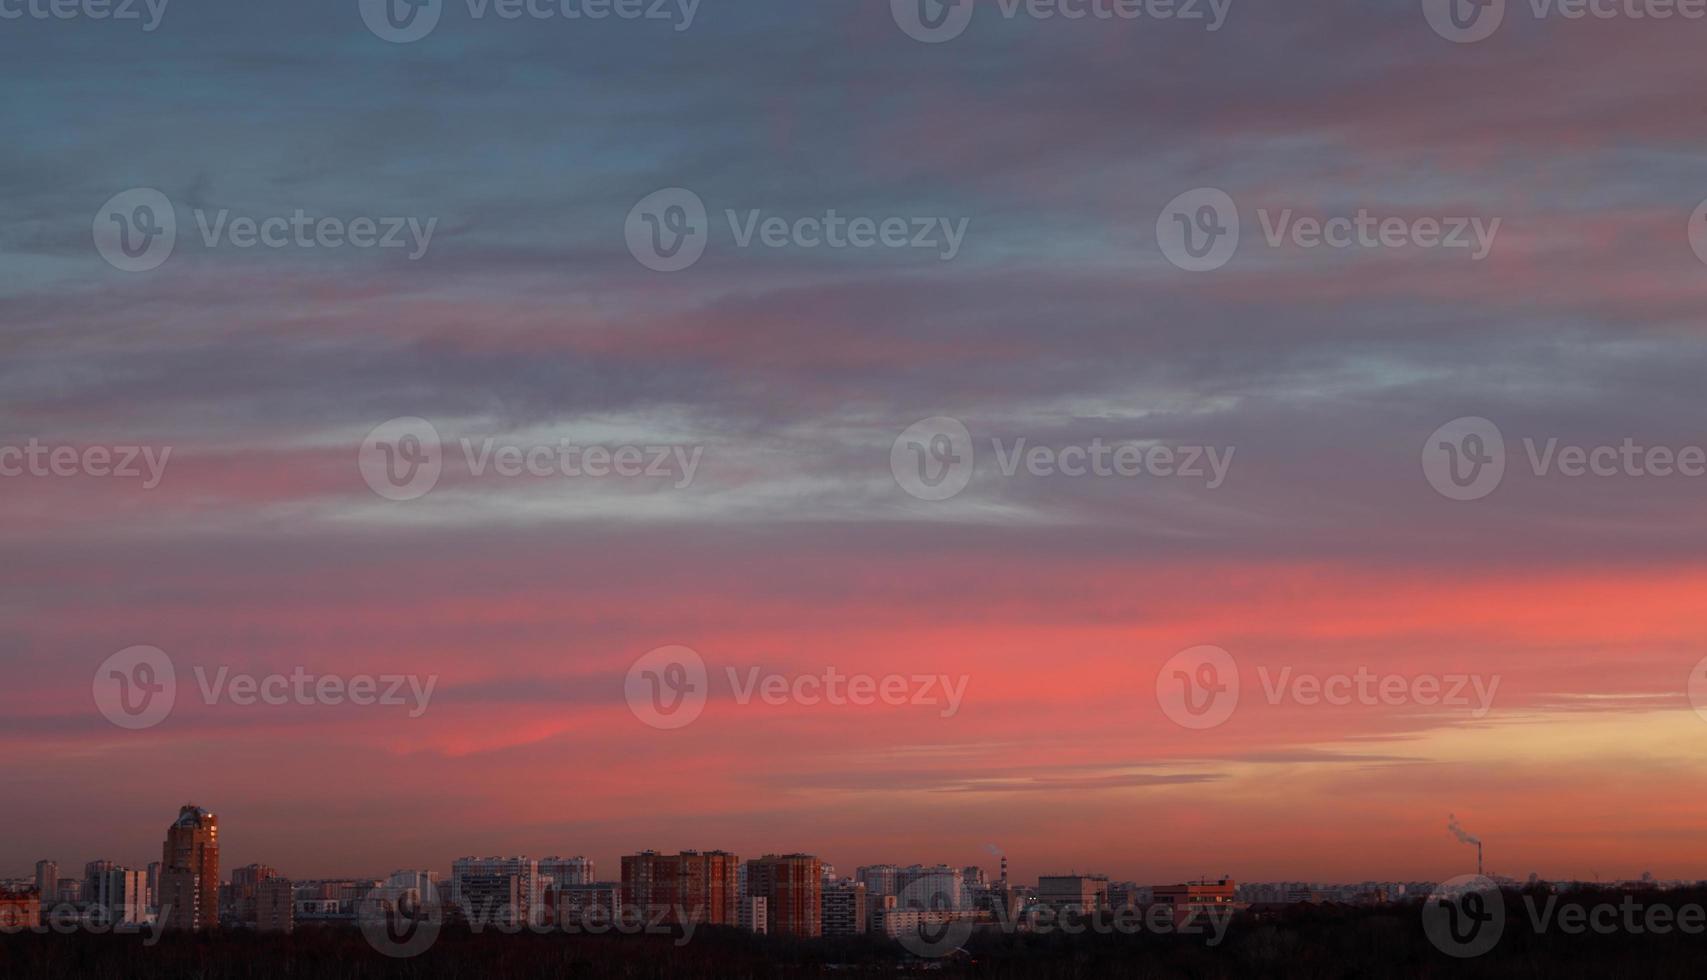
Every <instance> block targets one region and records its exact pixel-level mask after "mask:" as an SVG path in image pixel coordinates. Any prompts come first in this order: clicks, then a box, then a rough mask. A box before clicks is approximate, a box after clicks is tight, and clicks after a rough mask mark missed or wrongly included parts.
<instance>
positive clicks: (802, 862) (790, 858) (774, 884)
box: [747, 854, 824, 939]
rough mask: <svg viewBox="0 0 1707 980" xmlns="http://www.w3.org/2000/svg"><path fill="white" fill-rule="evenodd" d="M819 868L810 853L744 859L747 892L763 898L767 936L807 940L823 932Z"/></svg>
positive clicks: (821, 877)
mask: <svg viewBox="0 0 1707 980" xmlns="http://www.w3.org/2000/svg"><path fill="white" fill-rule="evenodd" d="M820 868H821V865H820V864H819V862H818V859H817V858H815V857H813V856H812V855H810V854H783V855H780V856H779V855H776V854H767V855H765V856H764V857H762V858H758V859H756V860H753V861H748V862H747V891H748V893H749V894H750V895H752V896H753V897H755V898H763V899H764V900H765V914H766V915H767V916H769V918H770V928H769V929H768V930H767V931H768V932H769V933H770V934H771V935H773V936H799V937H804V938H809V939H810V938H817V937H818V936H821V935H823V934H824V926H823V910H822V908H821V907H820V903H821V901H822V893H823V892H822V890H823V879H824V876H823V873H822V871H821V870H820Z"/></svg>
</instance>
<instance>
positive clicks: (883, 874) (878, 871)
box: [854, 864, 901, 898]
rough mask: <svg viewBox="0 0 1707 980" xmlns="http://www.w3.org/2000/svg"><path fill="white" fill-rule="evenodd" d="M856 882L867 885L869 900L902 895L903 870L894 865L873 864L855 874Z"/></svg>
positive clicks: (866, 890)
mask: <svg viewBox="0 0 1707 980" xmlns="http://www.w3.org/2000/svg"><path fill="white" fill-rule="evenodd" d="M854 880H855V881H859V882H863V883H864V884H865V894H866V896H867V897H868V898H875V897H877V896H880V895H899V894H901V869H900V868H897V867H896V866H895V865H893V864H871V865H866V866H864V867H861V868H859V869H858V870H856V871H855V872H854Z"/></svg>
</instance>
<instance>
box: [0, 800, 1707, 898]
mask: <svg viewBox="0 0 1707 980" xmlns="http://www.w3.org/2000/svg"><path fill="white" fill-rule="evenodd" d="M192 808H193V805H186V807H185V810H186V811H188V810H190V809H192ZM208 816H209V817H211V816H212V815H211V814H208ZM1442 826H1443V828H1444V830H1443V832H1444V833H1446V835H1447V837H1448V838H1449V839H1450V840H1451V841H1452V842H1453V844H1454V847H1455V849H1456V851H1457V852H1458V853H1459V855H1460V862H1459V864H1457V865H1454V866H1451V867H1446V868H1442V869H1441V870H1440V871H1438V872H1436V873H1435V874H1433V875H1392V874H1376V873H1369V874H1362V875H1349V876H1347V875H1339V876H1335V875H1323V874H1319V873H1312V874H1303V875H1279V876H1257V875H1252V874H1249V873H1239V870H1238V869H1236V868H1229V867H1215V868H1210V867H1208V865H1209V864H1214V863H1215V859H1214V858H1213V857H1211V858H1207V859H1205V860H1204V861H1199V862H1197V865H1196V866H1198V871H1197V872H1196V873H1193V874H1183V875H1172V876H1170V875H1167V874H1159V875H1158V874H1148V875H1146V874H1144V873H1126V872H1123V871H1121V870H1119V869H1120V868H1122V867H1126V865H1123V864H1122V863H1121V861H1120V860H1119V859H1118V858H1115V857H1109V856H1104V857H1103V858H1102V859H1099V860H1093V861H1091V862H1090V863H1088V864H1085V865H1077V866H1060V867H1055V866H1043V865H1036V866H1035V867H1033V862H1028V861H1026V860H1024V859H1023V858H1020V857H1016V856H1013V855H1008V854H1006V853H1005V852H1001V851H999V850H996V849H994V848H993V847H991V846H990V845H987V844H986V845H984V846H982V847H980V848H978V849H977V850H978V852H979V859H977V860H972V861H967V862H957V861H955V860H952V859H948V858H944V857H941V856H936V857H934V858H932V857H931V856H930V855H926V856H918V857H908V856H906V855H901V856H899V857H897V856H895V855H890V856H888V857H887V858H886V859H883V860H858V861H837V860H833V859H832V858H831V857H830V855H829V853H828V852H826V851H824V850H823V849H812V848H804V849H793V850H790V849H788V848H778V847H775V846H762V847H755V848H750V849H746V850H743V849H739V848H726V847H707V846H704V842H701V844H700V845H698V846H696V845H692V844H687V845H682V846H680V847H677V846H670V847H661V846H652V845H644V844H642V845H641V846H629V847H625V848H621V849H618V850H617V851H614V852H613V853H612V854H610V855H609V856H597V855H594V854H592V853H590V852H587V851H585V850H571V849H567V848H565V847H563V846H559V847H557V848H556V849H555V850H535V851H527V850H513V849H512V850H506V849H502V848H487V849H468V848H465V849H463V850H462V851H459V852H457V853H456V854H455V855H454V856H450V857H445V858H444V859H443V860H433V861H420V860H417V861H403V862H395V863H393V864H392V865H391V866H390V867H386V868H378V867H365V866H364V867H360V868H354V869H352V868H343V869H340V870H326V869H324V868H321V869H319V870H309V871H303V870H300V869H294V868H293V869H289V870H290V873H288V874H286V875H285V876H286V877H289V878H293V879H302V880H353V881H360V880H384V879H386V878H387V877H389V876H390V875H393V874H395V873H399V872H403V871H408V870H412V869H414V870H423V871H426V870H430V871H434V872H439V871H444V872H449V871H450V870H452V869H453V868H454V867H455V866H457V865H459V864H461V863H462V862H464V861H471V860H510V859H515V858H524V859H529V858H531V859H532V860H533V861H535V862H536V863H540V864H543V863H545V862H546V861H547V860H556V861H562V862H586V863H587V865H589V866H590V867H591V868H593V869H605V871H606V872H607V873H605V874H602V875H601V874H599V873H598V871H597V870H595V871H594V873H593V874H591V875H590V876H587V875H586V872H585V871H584V870H582V871H579V872H577V877H578V878H579V879H580V880H584V881H616V880H620V878H621V877H622V876H621V875H620V874H617V873H616V872H617V871H619V870H620V869H623V868H626V866H627V863H628V861H629V859H631V858H633V857H635V856H636V855H642V854H649V853H650V854H659V855H671V854H676V853H680V854H702V855H719V854H728V855H733V856H734V857H736V858H738V859H740V860H741V861H742V862H745V861H747V860H749V859H750V858H752V857H756V856H759V855H783V854H788V853H799V854H810V855H813V856H814V857H816V858H817V859H819V860H820V861H822V863H823V864H824V865H825V866H826V867H831V868H841V869H845V870H850V871H851V870H854V869H859V870H863V869H866V868H876V867H900V868H906V867H949V868H979V869H981V870H982V871H983V872H985V873H986V874H987V875H988V876H989V877H991V878H994V877H995V873H996V871H997V869H1002V870H1004V871H1008V872H1009V874H1010V876H1011V877H1012V879H1013V880H1015V881H1024V880H1035V879H1037V878H1040V877H1047V876H1050V875H1062V874H1066V875H1075V874H1096V875H1101V876H1104V877H1106V878H1109V879H1111V880H1117V881H1135V882H1138V883H1141V884H1142V883H1146V882H1153V883H1162V882H1166V881H1198V880H1212V879H1214V878H1236V879H1238V880H1240V881H1242V882H1249V883H1252V884H1264V883H1273V882H1312V883H1323V884H1344V885H1350V884H1356V883H1360V882H1376V881H1384V882H1404V881H1410V882H1431V881H1442V880H1446V879H1448V878H1452V877H1456V876H1459V875H1464V874H1471V873H1475V874H1481V873H1484V872H1485V873H1486V874H1487V875H1489V876H1495V877H1498V878H1503V879H1508V880H1512V881H1518V882H1521V881H1525V880H1529V879H1530V878H1531V877H1532V876H1533V877H1534V878H1536V879H1537V880H1541V881H1580V882H1598V881H1603V880H1604V881H1607V882H1615V881H1637V880H1642V879H1653V880H1659V881H1678V882H1694V881H1707V875H1702V876H1696V875H1690V874H1679V873H1671V872H1670V871H1668V869H1666V868H1664V867H1663V866H1661V867H1643V868H1641V869H1640V870H1636V871H1627V870H1626V869H1605V870H1604V873H1603V870H1599V869H1597V870H1593V871H1591V872H1590V873H1589V874H1588V875H1584V876H1577V875H1572V874H1550V873H1548V869H1544V868H1516V867H1505V866H1497V867H1496V866H1495V865H1494V864H1493V863H1491V862H1490V863H1489V864H1488V865H1487V867H1485V868H1484V867H1482V859H1483V851H1482V846H1483V841H1482V840H1481V838H1479V837H1476V836H1474V835H1471V834H1469V833H1467V832H1466V831H1465V830H1464V829H1463V828H1462V827H1460V826H1459V824H1458V821H1457V817H1456V815H1449V816H1448V818H1447V822H1445V823H1444V824H1443V825H1442ZM256 846H258V845H251V847H256ZM156 847H158V844H157V845H156ZM262 849H263V850H264V848H262ZM218 850H219V851H220V853H222V854H223V853H225V848H224V847H223V846H221V847H220V848H219V849H218ZM240 853H241V852H240ZM115 856H116V855H115V854H113V853H111V852H100V855H99V856H98V857H89V858H87V859H66V858H65V856H64V855H59V856H57V857H37V858H36V859H34V860H32V861H30V862H28V864H29V866H30V869H35V868H37V867H38V866H39V865H41V864H43V863H47V864H49V865H52V866H55V867H59V868H64V869H65V870H68V871H69V870H72V869H75V868H78V867H84V866H86V865H92V864H94V863H97V862H101V861H109V862H112V863H114V864H116V865H118V866H122V867H128V868H135V869H141V868H146V867H149V866H150V864H151V862H148V861H144V862H135V863H132V862H128V861H127V860H125V859H124V857H123V856H117V857H118V860H116V861H114V860H113V859H114V858H115ZM264 857H265V856H264V855H261V856H253V859H251V856H243V857H238V858H232V859H230V860H225V859H222V858H216V859H215V860H216V862H223V866H224V867H228V868H239V867H243V866H249V865H262V866H266V867H279V868H281V869H282V868H283V865H281V862H279V861H278V860H276V859H273V860H264V859H263V858H264ZM903 858H905V859H903ZM927 858H931V859H930V860H927ZM153 863H158V862H153ZM1223 863H1225V862H1223ZM1188 865H1190V862H1189V861H1184V862H1183V863H1182V862H1180V861H1176V862H1174V864H1173V866H1177V867H1184V866H1188ZM219 866H220V864H218V863H216V868H217V867H219ZM7 868H9V866H8V865H0V870H5V869H7ZM216 873H217V872H216ZM281 873H283V871H282V870H281ZM33 876H34V871H33V870H31V873H30V874H23V873H19V874H15V875H5V874H0V880H6V879H11V880H21V879H24V878H29V877H33Z"/></svg>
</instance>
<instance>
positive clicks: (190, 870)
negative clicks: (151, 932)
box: [159, 803, 219, 930]
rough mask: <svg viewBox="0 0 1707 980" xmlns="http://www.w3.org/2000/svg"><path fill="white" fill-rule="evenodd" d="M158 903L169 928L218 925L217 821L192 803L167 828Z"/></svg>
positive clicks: (204, 927) (163, 847) (162, 918)
mask: <svg viewBox="0 0 1707 980" xmlns="http://www.w3.org/2000/svg"><path fill="white" fill-rule="evenodd" d="M159 904H160V916H161V921H162V922H163V923H164V925H165V927H166V928H168V929H185V930H196V929H213V928H217V927H218V925H219V818H218V817H216V816H214V815H213V814H211V813H209V812H207V811H206V810H203V809H202V808H201V807H199V806H196V805H195V804H193V803H192V804H187V805H185V806H184V807H182V808H181V809H180V810H179V811H178V819H177V820H175V821H173V822H172V826H170V827H168V828H166V843H165V845H164V846H162V848H161V855H160V898H159Z"/></svg>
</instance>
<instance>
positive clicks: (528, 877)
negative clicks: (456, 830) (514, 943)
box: [423, 857, 545, 922]
mask: <svg viewBox="0 0 1707 980" xmlns="http://www.w3.org/2000/svg"><path fill="white" fill-rule="evenodd" d="M494 877H511V878H514V879H516V881H515V899H514V901H513V902H509V901H508V899H505V901H506V902H507V903H508V904H510V905H511V906H512V912H513V915H514V917H515V919H516V920H517V921H520V922H542V921H544V918H543V917H544V915H545V881H544V879H543V878H542V877H541V875H540V872H539V862H538V861H537V860H535V859H533V858H530V857H465V858H457V859H456V861H454V862H452V864H451V873H450V901H451V904H452V905H453V906H455V908H456V909H457V910H458V911H460V912H461V913H462V914H464V915H468V914H473V913H479V912H481V911H482V907H481V906H480V905H470V904H469V893H468V883H469V882H470V881H472V880H474V879H476V878H478V879H481V881H480V882H479V889H478V898H479V901H480V902H482V903H491V902H495V901H498V900H499V899H500V898H504V896H506V895H508V894H509V891H508V887H507V886H501V885H500V884H498V883H495V882H492V881H490V880H487V879H491V878H494ZM423 897H425V893H423ZM498 908H499V907H498V906H492V908H491V909H490V910H489V911H487V912H485V913H484V914H487V915H490V914H491V913H494V912H497V911H498ZM471 910H472V911H471Z"/></svg>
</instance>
